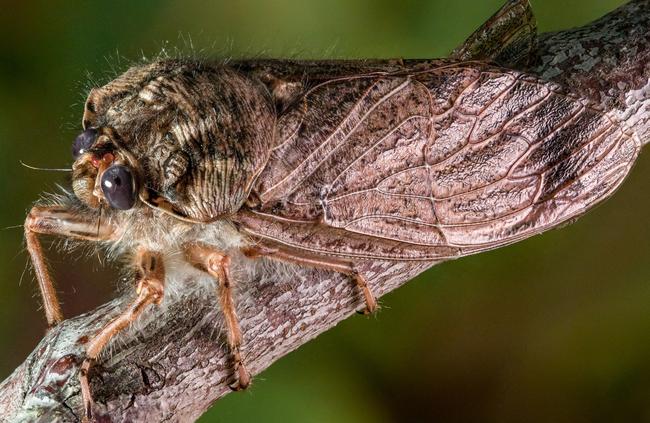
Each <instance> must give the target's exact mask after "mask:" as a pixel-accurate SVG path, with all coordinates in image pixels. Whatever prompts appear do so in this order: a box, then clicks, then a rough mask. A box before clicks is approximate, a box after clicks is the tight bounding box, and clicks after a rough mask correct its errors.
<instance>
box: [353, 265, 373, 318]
mask: <svg viewBox="0 0 650 423" xmlns="http://www.w3.org/2000/svg"><path fill="white" fill-rule="evenodd" d="M352 277H353V278H354V280H355V282H356V283H357V287H358V288H359V290H360V291H361V292H362V293H363V297H364V299H365V300H366V308H365V309H364V310H360V311H358V312H357V313H359V314H365V315H369V314H374V313H375V312H376V311H377V309H378V308H379V306H378V304H377V299H376V298H375V294H373V293H372V290H371V289H370V287H369V286H368V281H366V278H364V277H363V276H361V274H359V273H358V272H356V271H355V272H354V273H353V274H352Z"/></svg>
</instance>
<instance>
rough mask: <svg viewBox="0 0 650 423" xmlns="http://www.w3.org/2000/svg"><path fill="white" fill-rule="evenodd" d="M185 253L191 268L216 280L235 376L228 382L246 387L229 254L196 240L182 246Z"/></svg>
mask: <svg viewBox="0 0 650 423" xmlns="http://www.w3.org/2000/svg"><path fill="white" fill-rule="evenodd" d="M185 255H186V258H187V260H188V261H189V262H190V263H191V264H192V265H193V266H194V267H196V268H198V269H200V270H202V271H204V272H207V273H208V274H209V275H210V276H212V277H213V278H215V280H216V281H217V283H218V289H217V296H218V298H219V304H220V306H221V311H222V313H223V316H224V320H225V322H226V330H227V339H228V347H229V348H230V352H231V354H232V359H233V369H234V371H233V373H234V375H235V378H236V379H237V380H236V381H235V382H234V383H232V384H231V385H230V388H231V389H232V390H234V391H241V390H243V389H246V388H247V387H248V386H249V385H250V383H251V375H250V373H249V372H248V370H247V369H246V366H245V365H244V362H243V360H242V354H241V345H242V341H243V337H242V332H241V328H240V326H239V318H238V317H237V309H236V307H235V301H234V299H233V285H232V278H231V277H230V256H228V255H226V254H225V253H223V252H221V251H219V250H217V249H215V248H214V247H212V246H209V245H205V244H200V243H192V244H188V245H186V246H185Z"/></svg>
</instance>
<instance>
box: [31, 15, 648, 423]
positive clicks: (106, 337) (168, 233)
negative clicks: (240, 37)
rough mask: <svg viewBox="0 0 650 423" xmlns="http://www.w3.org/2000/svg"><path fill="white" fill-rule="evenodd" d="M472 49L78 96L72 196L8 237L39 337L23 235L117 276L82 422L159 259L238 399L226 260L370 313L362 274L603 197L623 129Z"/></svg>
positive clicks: (501, 238) (46, 280)
mask: <svg viewBox="0 0 650 423" xmlns="http://www.w3.org/2000/svg"><path fill="white" fill-rule="evenodd" d="M517 3H521V2H517ZM517 28H519V27H517ZM517 28H515V30H517V31H519V29H517ZM501 35H503V34H501ZM477 40H478V41H477ZM513 40H518V41H519V42H521V40H522V37H515V38H513ZM479 41H480V39H479V38H477V37H474V39H471V43H473V44H472V45H477V44H476V43H478V44H480V43H479ZM472 45H469V46H467V48H465V49H464V50H462V51H461V52H460V53H457V57H456V60H453V59H452V60H372V61H368V60H364V61H362V60H359V61H354V60H352V61H287V60H251V61H247V60H242V61H232V62H219V61H213V62H211V61H205V60H193V59H165V60H157V61H154V62H152V63H145V64H140V65H137V66H134V67H132V68H131V69H129V70H127V71H126V72H125V73H124V74H122V75H121V76H119V77H118V78H116V79H115V80H113V81H111V82H109V83H108V84H106V85H104V86H101V87H97V88H94V89H92V90H91V91H90V93H89V95H88V99H87V101H86V102H85V108H84V111H83V120H82V122H83V130H82V132H81V134H80V135H79V136H78V137H77V138H76V139H75V140H74V142H73V145H72V156H73V158H74V164H73V167H72V169H73V173H72V191H73V194H70V195H69V197H68V198H67V199H66V200H65V201H62V202H61V204H47V205H38V206H35V207H34V208H33V209H32V210H31V212H30V213H29V215H28V217H27V220H26V224H25V229H26V240H27V248H28V250H29V253H30V255H31V259H32V262H33V265H34V268H35V271H36V275H37V279H38V281H39V284H40V288H41V291H42V296H43V301H44V305H45V313H46V316H47V321H48V323H49V324H50V325H55V324H57V323H58V322H60V321H61V320H62V313H61V309H60V306H59V302H58V300H57V298H56V294H55V290H54V287H53V283H52V280H51V278H50V277H49V275H48V273H47V271H46V267H45V263H44V258H43V253H42V249H41V246H40V244H39V240H38V235H39V234H51V235H59V236H63V237H69V238H75V239H80V240H85V241H91V242H92V241H95V242H100V243H103V244H104V245H106V246H107V247H108V248H110V249H111V251H112V252H113V253H115V254H117V255H121V256H124V257H127V258H128V259H129V260H130V262H131V263H132V264H131V265H132V267H133V269H134V273H135V275H136V276H135V280H134V286H135V292H136V296H135V299H134V300H133V302H132V303H131V304H130V305H129V306H128V307H127V308H126V309H125V310H123V312H122V313H121V314H120V315H119V316H118V317H116V318H115V319H114V320H112V321H111V322H110V323H108V324H107V325H106V326H105V327H104V328H103V329H102V330H100V331H99V332H98V333H94V334H90V336H89V341H88V342H87V344H86V358H85V360H84V362H83V364H82V366H81V372H80V378H81V380H80V382H81V388H82V396H83V400H84V407H85V413H84V414H85V416H86V417H87V418H90V417H91V416H92V412H91V410H92V395H91V389H90V385H89V383H88V371H89V369H90V367H91V365H92V363H93V361H94V360H95V359H96V358H97V357H98V355H99V354H100V352H101V351H102V349H103V348H104V347H105V346H106V345H107V343H108V342H109V341H110V340H111V338H113V337H114V336H115V335H117V334H118V333H119V332H120V331H122V330H124V329H125V328H126V327H128V326H129V325H130V324H131V323H132V322H134V321H135V320H136V319H138V317H139V316H140V315H141V314H142V313H143V311H144V310H145V309H147V308H148V307H149V306H150V305H155V304H160V303H161V301H162V299H163V297H164V295H165V283H166V277H165V276H166V272H165V269H166V267H168V266H169V265H170V263H169V261H168V258H169V257H171V256H175V257H179V256H180V257H182V258H183V260H184V261H186V262H187V263H189V264H190V265H192V266H193V267H195V268H196V269H198V270H199V271H201V272H205V273H206V274H207V275H209V276H211V277H212V278H213V279H214V282H215V286H216V287H217V289H216V293H217V297H218V300H219V305H220V308H221V311H222V313H223V314H224V316H225V322H226V329H227V339H228V345H229V347H230V350H231V353H232V360H233V369H234V372H233V374H234V376H235V377H236V379H237V383H236V388H245V387H246V386H247V385H248V384H249V383H250V375H249V373H248V371H247V370H246V365H245V363H244V360H243V358H242V355H241V352H240V348H241V345H242V342H243V340H244V336H243V334H242V333H241V330H240V327H239V322H238V318H237V304H236V301H235V298H234V296H233V281H234V280H235V279H236V277H233V275H231V273H232V271H231V257H232V255H233V254H235V253H236V254H240V255H243V256H245V257H246V260H250V261H251V262H253V261H255V260H258V259H259V258H266V259H268V260H271V261H284V262H290V263H293V264H296V265H300V266H309V267H315V268H322V269H328V270H331V271H336V272H341V273H343V274H346V275H349V277H350V278H351V279H352V280H354V281H355V282H356V285H357V287H358V295H359V296H360V297H362V298H363V299H364V301H365V310H366V312H373V311H374V310H375V309H376V308H377V301H376V299H375V296H374V295H373V292H372V290H371V289H370V287H369V285H368V283H367V277H366V275H364V274H363V273H362V272H361V271H359V269H358V263H360V262H362V261H367V260H383V261H386V260H388V261H393V262H396V263H397V262H401V261H406V260H408V261H426V262H431V263H434V262H440V261H444V260H449V259H454V258H458V257H462V256H466V255H469V254H474V253H478V252H481V251H486V250H490V249H494V248H497V247H500V246H503V245H506V244H510V243H513V242H516V241H519V240H522V239H524V238H527V237H530V236H532V235H534V234H538V233H540V232H543V231H545V230H548V229H551V228H554V227H557V226H558V225H561V224H563V223H565V222H567V221H570V220H572V219H574V218H576V217H578V216H580V215H582V214H583V213H585V212H586V211H587V210H588V209H590V208H592V207H593V206H595V205H596V204H598V203H600V202H601V201H603V200H604V199H606V198H607V197H609V196H610V195H611V194H612V193H613V192H614V191H615V190H616V189H617V188H618V187H619V185H620V184H621V182H622V181H623V179H624V178H625V177H626V175H627V174H628V173H629V171H630V168H631V167H632V164H633V163H634V160H635V158H636V157H637V154H638V153H639V150H640V146H641V143H640V141H639V139H638V137H636V135H635V134H634V132H633V131H631V130H630V129H629V128H626V127H625V126H624V125H623V124H621V123H620V122H618V121H617V120H616V119H615V118H614V117H613V116H611V115H610V114H608V113H606V112H604V111H602V110H600V109H599V108H598V107H596V106H594V105H593V104H592V103H591V102H590V101H589V100H586V99H582V98H579V97H577V96H576V95H573V94H572V93H571V92H570V90H569V89H567V88H566V87H561V86H558V85H556V84H554V83H551V82H548V81H545V80H541V79H539V78H538V77H535V76H532V75H529V74H526V73H523V72H520V71H517V70H514V69H512V68H505V67H502V66H497V65H493V64H489V63H488V60H486V59H485V58H483V57H480V55H477V54H471V48H470V47H472ZM522 45H528V44H527V43H525V42H524V43H523V44H522ZM479 51H485V49H479ZM468 52H470V53H468ZM503 52H504V50H503V49H499V50H498V52H497V53H498V54H503ZM497 53H490V54H491V55H492V56H493V57H497V56H498V54H497ZM460 55H463V57H459V56H460ZM524 56H525V55H524Z"/></svg>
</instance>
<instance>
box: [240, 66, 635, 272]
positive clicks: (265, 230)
mask: <svg viewBox="0 0 650 423" xmlns="http://www.w3.org/2000/svg"><path fill="white" fill-rule="evenodd" d="M279 128H280V134H282V136H281V139H280V140H279V142H278V143H277V146H276V147H275V149H274V151H273V153H272V155H271V159H270V161H269V163H268V164H267V166H266V168H265V170H264V171H263V172H262V174H261V175H260V177H259V179H258V182H257V186H256V189H255V190H256V194H257V196H258V197H259V199H260V201H261V203H260V205H259V206H258V207H256V208H252V209H250V210H246V211H243V212H242V213H241V214H240V221H241V223H242V224H243V227H244V229H245V230H246V231H247V232H249V233H250V234H251V235H254V236H258V237H261V238H266V239H268V240H271V241H273V242H279V243H283V244H287V245H291V246H293V247H296V248H302V249H306V250H310V251H314V252H319V253H326V254H335V255H342V256H347V257H372V258H387V259H411V260H417V259H422V260H425V259H427V260H428V259H443V258H450V257H456V256H460V255H465V254H470V253H473V252H478V251H482V250H486V249H491V248H495V247H497V246H500V245H504V244H508V243H512V242H515V241H517V240H520V239H523V238H526V237H528V236H531V235H533V234H536V233H539V232H542V231H544V230H546V229H549V228H552V227H554V226H557V225H559V224H561V223H562V222H564V221H566V220H568V219H571V218H574V217H576V216H579V215H581V214H583V213H584V212H585V211H586V210H587V209H589V208H590V207H592V206H593V205H595V204H596V203H598V202H600V201H601V200H603V199H605V198H607V197H608V196H609V195H611V194H612V193H613V191H614V190H615V189H616V188H617V187H618V186H619V184H620V183H621V181H622V180H623V179H624V177H625V176H626V175H627V173H628V172H629V170H630V168H631V166H632V164H633V162H634V159H635V158H636V156H637V154H638V151H639V148H640V143H639V142H638V139H637V138H636V136H634V134H632V133H631V132H630V131H627V130H626V129H625V128H624V127H622V126H621V125H619V124H618V123H616V122H615V121H613V120H612V118H610V116H609V115H607V114H606V113H603V112H601V111H598V110H596V109H594V108H592V107H591V106H590V105H589V104H588V102H585V101H583V100H581V99H579V98H576V97H575V96H572V95H570V94H567V93H566V92H564V91H563V89H562V88H560V87H558V86H557V85H555V84H553V83H550V82H545V81H541V80H538V79H535V78H534V77H531V76H529V75H525V74H521V73H518V72H515V71H508V70H500V69H495V68H490V67H488V66H485V65H479V64H466V65H463V64H459V65H453V66H452V65H447V66H441V67H432V68H431V69H426V70H422V69H418V70H414V71H413V72H411V73H406V74H405V73H401V74H383V75H378V74H373V75H366V76H356V77H347V78H340V79H335V80H331V81H327V82H324V83H321V84H319V85H317V86H316V87H314V88H312V89H311V90H310V91H308V92H307V93H305V95H304V96H303V97H302V99H301V100H300V101H299V102H298V103H297V104H296V105H295V106H294V107H293V108H291V109H290V110H289V111H288V112H287V113H286V114H285V115H283V116H282V118H281V119H280V121H279ZM346 242H347V244H346Z"/></svg>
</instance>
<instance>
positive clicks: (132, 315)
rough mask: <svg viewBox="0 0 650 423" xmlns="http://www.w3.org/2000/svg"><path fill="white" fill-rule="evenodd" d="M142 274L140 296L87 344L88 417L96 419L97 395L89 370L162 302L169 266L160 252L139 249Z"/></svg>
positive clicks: (83, 376)
mask: <svg viewBox="0 0 650 423" xmlns="http://www.w3.org/2000/svg"><path fill="white" fill-rule="evenodd" d="M135 266H136V269H137V275H138V284H137V287H136V294H137V295H138V296H137V298H136V299H135V300H134V301H133V302H132V303H131V304H130V305H129V307H128V308H127V309H126V310H124V311H123V312H122V313H121V314H120V315H119V316H117V317H116V318H114V319H113V320H111V321H110V322H109V323H108V324H107V325H106V326H104V327H103V328H102V329H101V330H100V331H99V333H97V334H96V335H95V336H94V337H92V338H91V339H90V341H89V342H88V345H87V346H86V357H85V358H84V361H83V363H82V364H81V370H80V372H79V382H80V383H81V397H82V400H83V406H84V421H86V422H87V421H92V420H93V413H92V406H93V398H92V391H91V390H90V383H89V381H88V372H89V371H90V367H91V365H92V363H93V362H94V361H95V360H96V359H97V357H98V356H99V354H100V353H101V352H102V350H103V349H104V347H105V346H106V344H108V342H109V341H110V340H111V339H112V338H113V337H114V336H115V335H117V334H118V333H120V332H121V331H122V330H124V329H125V328H127V327H128V326H129V325H130V324H131V323H133V322H134V321H135V320H136V319H137V318H138V316H140V315H141V314H142V312H143V311H144V310H145V309H146V308H147V306H149V305H151V304H160V303H161V302H162V300H163V295H164V292H165V267H164V264H163V258H162V255H161V254H160V253H154V252H151V251H147V250H144V249H142V250H139V251H138V252H137V253H136V256H135Z"/></svg>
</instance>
